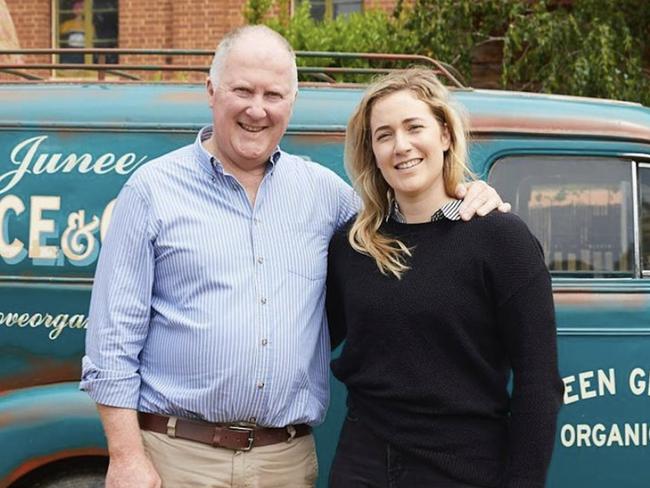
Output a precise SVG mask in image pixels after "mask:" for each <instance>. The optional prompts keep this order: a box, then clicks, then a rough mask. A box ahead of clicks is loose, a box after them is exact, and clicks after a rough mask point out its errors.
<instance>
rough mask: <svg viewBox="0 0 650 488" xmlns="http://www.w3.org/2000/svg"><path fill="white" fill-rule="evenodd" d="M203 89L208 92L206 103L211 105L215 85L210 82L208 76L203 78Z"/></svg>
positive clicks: (210, 79)
mask: <svg viewBox="0 0 650 488" xmlns="http://www.w3.org/2000/svg"><path fill="white" fill-rule="evenodd" d="M205 89H206V90H207V92H208V104H209V105H210V107H212V104H213V98H214V91H215V86H214V84H213V83H212V78H210V77H209V76H208V77H207V78H206V79H205Z"/></svg>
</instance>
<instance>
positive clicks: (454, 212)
mask: <svg viewBox="0 0 650 488" xmlns="http://www.w3.org/2000/svg"><path fill="white" fill-rule="evenodd" d="M461 203H463V201H462V200H451V201H450V202H448V203H445V204H444V205H443V206H442V207H440V208H439V209H438V210H436V211H435V212H433V215H432V216H431V222H437V221H438V220H442V219H448V220H460V212H459V211H458V209H459V208H460V204H461ZM390 217H391V218H392V219H393V220H394V221H395V222H399V223H400V224H405V223H406V219H405V218H404V216H403V215H402V212H400V211H399V205H398V204H397V200H394V201H393V210H392V212H391V214H390Z"/></svg>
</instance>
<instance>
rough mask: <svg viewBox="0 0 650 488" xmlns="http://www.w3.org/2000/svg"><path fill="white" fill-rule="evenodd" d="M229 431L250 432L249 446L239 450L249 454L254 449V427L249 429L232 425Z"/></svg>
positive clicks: (244, 426)
mask: <svg viewBox="0 0 650 488" xmlns="http://www.w3.org/2000/svg"><path fill="white" fill-rule="evenodd" d="M228 429H229V430H235V431H238V432H248V446H246V447H245V448H243V449H239V450H240V451H244V452H248V451H250V450H251V449H252V448H253V443H254V442H255V428H254V427H249V426H246V425H236V424H231V425H229V426H228Z"/></svg>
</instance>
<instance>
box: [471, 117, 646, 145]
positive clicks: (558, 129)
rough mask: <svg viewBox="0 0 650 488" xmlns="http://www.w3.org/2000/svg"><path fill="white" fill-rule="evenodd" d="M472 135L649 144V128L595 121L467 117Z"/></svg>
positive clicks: (567, 118)
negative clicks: (583, 138)
mask: <svg viewBox="0 0 650 488" xmlns="http://www.w3.org/2000/svg"><path fill="white" fill-rule="evenodd" d="M470 127H471V131H472V132H473V133H477V134H480V133H483V132H487V133H495V132H502V133H510V134H515V133H518V134H522V133H524V134H543V135H559V136H588V137H616V138H622V139H634V140H641V141H645V142H648V141H650V127H649V126H645V125H641V124H635V123H633V122H627V121H623V120H594V119H581V118H569V117H557V118H548V117H535V116H534V115H527V116H526V117H492V116H477V115H474V116H470Z"/></svg>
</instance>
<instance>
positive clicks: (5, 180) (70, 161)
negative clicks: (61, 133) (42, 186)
mask: <svg viewBox="0 0 650 488" xmlns="http://www.w3.org/2000/svg"><path fill="white" fill-rule="evenodd" d="M47 138H48V136H36V137H31V138H29V139H25V140H24V141H21V142H19V143H18V144H16V145H15V146H14V148H13V149H12V150H11V155H10V161H11V164H12V165H14V166H16V168H15V169H11V170H9V171H6V172H5V173H0V195H2V194H3V193H6V192H8V191H9V190H11V189H12V188H13V187H15V186H16V185H17V184H18V183H20V182H21V181H22V179H23V178H24V177H25V175H28V174H32V175H41V174H55V173H72V172H77V173H81V174H85V173H95V174H98V175H103V174H106V173H110V172H114V173H117V174H119V175H127V174H129V173H131V172H132V171H133V170H135V169H136V168H137V167H138V166H140V165H141V164H142V163H143V162H144V161H145V160H146V159H147V156H141V157H138V156H137V155H136V154H135V153H132V152H130V153H125V154H122V155H121V156H118V155H116V154H114V153H105V154H101V155H99V156H97V157H96V158H93V156H91V155H90V154H89V153H83V154H76V153H69V154H63V153H57V152H52V153H48V152H45V151H43V150H41V145H42V144H43V142H45V141H46V140H47Z"/></svg>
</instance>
